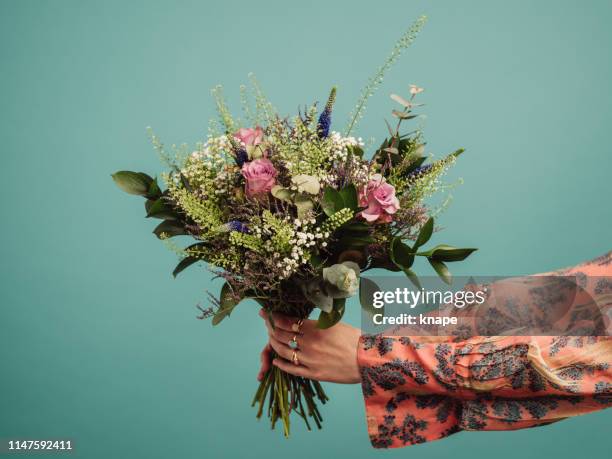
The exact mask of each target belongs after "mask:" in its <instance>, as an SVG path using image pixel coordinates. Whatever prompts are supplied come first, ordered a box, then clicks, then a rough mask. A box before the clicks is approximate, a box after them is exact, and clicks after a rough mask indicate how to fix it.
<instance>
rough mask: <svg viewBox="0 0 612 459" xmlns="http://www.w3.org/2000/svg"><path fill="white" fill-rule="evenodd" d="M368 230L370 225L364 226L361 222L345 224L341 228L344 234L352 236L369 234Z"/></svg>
mask: <svg viewBox="0 0 612 459" xmlns="http://www.w3.org/2000/svg"><path fill="white" fill-rule="evenodd" d="M370 229H371V226H370V225H366V224H365V223H362V222H353V223H349V224H345V225H343V226H342V231H343V232H344V233H351V234H354V235H357V234H363V233H369V232H370Z"/></svg>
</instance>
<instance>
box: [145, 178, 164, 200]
mask: <svg viewBox="0 0 612 459" xmlns="http://www.w3.org/2000/svg"><path fill="white" fill-rule="evenodd" d="M161 195H162V191H161V189H160V188H159V185H158V184H157V179H154V180H151V183H150V185H149V191H148V193H147V198H149V199H157V198H160V197H161Z"/></svg>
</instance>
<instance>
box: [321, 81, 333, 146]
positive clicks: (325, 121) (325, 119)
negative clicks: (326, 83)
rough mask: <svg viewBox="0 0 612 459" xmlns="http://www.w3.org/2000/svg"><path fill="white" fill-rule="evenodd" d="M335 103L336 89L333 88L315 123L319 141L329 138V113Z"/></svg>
mask: <svg viewBox="0 0 612 459" xmlns="http://www.w3.org/2000/svg"><path fill="white" fill-rule="evenodd" d="M335 101H336V87H335V86H334V87H333V88H332V89H331V91H330V93H329V98H328V99H327V103H326V104H325V108H324V109H323V111H322V112H321V115H319V122H318V123H317V133H318V134H319V138H320V139H324V138H325V137H327V136H329V128H330V127H331V113H332V108H333V107H334V102H335Z"/></svg>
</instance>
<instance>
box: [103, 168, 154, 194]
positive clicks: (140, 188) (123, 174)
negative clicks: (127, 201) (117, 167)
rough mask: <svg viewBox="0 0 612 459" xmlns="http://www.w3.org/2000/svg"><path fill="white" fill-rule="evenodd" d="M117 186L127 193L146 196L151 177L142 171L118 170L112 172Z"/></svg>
mask: <svg viewBox="0 0 612 459" xmlns="http://www.w3.org/2000/svg"><path fill="white" fill-rule="evenodd" d="M112 177H113V180H114V181H115V183H116V184H117V186H118V187H119V188H121V189H122V190H123V191H125V192H126V193H129V194H135V195H139V196H147V194H148V193H149V187H150V185H151V182H152V181H153V179H152V178H151V177H149V176H148V175H147V174H145V173H144V172H132V171H119V172H115V173H114V174H112Z"/></svg>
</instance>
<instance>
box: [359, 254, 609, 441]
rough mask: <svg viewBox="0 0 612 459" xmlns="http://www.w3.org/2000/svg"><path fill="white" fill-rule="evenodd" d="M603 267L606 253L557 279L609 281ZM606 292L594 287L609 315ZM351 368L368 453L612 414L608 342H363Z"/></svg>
mask: <svg viewBox="0 0 612 459" xmlns="http://www.w3.org/2000/svg"><path fill="white" fill-rule="evenodd" d="M611 268H612V252H610V253H608V254H607V255H604V256H602V257H600V258H598V259H596V260H593V261H592V262H590V263H587V264H584V265H581V266H578V267H576V268H572V269H570V270H565V271H563V272H560V273H562V274H564V275H565V274H575V275H581V274H584V275H585V276H610V275H611ZM604 283H605V285H604V284H601V282H600V284H601V285H597V286H594V287H593V288H595V289H599V290H598V291H599V293H600V294H601V295H603V296H604V297H607V301H608V303H607V305H608V306H610V305H611V303H610V302H611V301H612V300H610V296H611V294H612V285H611V284H610V282H609V281H606V282H604ZM606 312H609V311H606ZM358 362H359V366H360V371H361V377H362V388H363V394H364V398H365V405H366V418H367V425H368V433H369V436H370V440H371V442H372V445H373V446H374V447H376V448H395V447H402V446H407V445H412V444H416V443H424V442H427V441H432V440H437V439H440V438H444V437H446V436H448V435H451V434H453V433H455V432H458V431H461V430H514V429H522V428H526V427H534V426H538V425H545V424H550V423H552V422H556V421H559V420H561V419H564V418H568V417H571V416H577V415H580V414H585V413H589V412H592V411H595V410H600V409H603V408H606V407H608V406H611V405H612V368H611V364H612V338H610V337H609V336H556V337H553V336H503V337H499V336H498V337H494V336H492V337H483V336H476V337H473V338H469V339H466V340H463V341H460V342H455V341H453V340H451V339H450V338H449V337H439V336H435V337H419V338H408V337H390V336H389V337H388V336H380V335H375V336H373V335H364V336H362V337H361V339H360V342H359V350H358Z"/></svg>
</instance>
